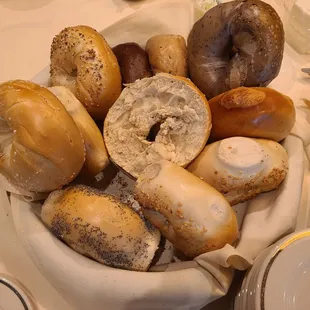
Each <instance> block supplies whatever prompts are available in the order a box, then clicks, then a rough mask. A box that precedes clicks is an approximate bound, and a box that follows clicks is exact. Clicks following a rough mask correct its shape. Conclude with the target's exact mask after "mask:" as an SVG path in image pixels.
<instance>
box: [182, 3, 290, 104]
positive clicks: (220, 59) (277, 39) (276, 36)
mask: <svg viewBox="0 0 310 310" xmlns="http://www.w3.org/2000/svg"><path fill="white" fill-rule="evenodd" d="M283 50H284V31H283V25H282V22H281V19H280V17H279V16H278V14H277V13H276V11H275V10H274V9H273V8H272V7H271V6H270V5H269V4H267V3H265V2H262V1H259V0H237V1H231V2H228V3H223V4H219V5H217V6H216V7H214V8H212V9H211V10H209V11H208V12H207V13H206V14H205V15H204V16H203V17H202V18H201V19H200V20H199V21H198V22H196V24H195V25H194V26H193V28H192V30H191V33H190V35H189V38H188V54H189V70H190V77H191V79H192V81H193V82H194V83H195V84H196V85H197V86H198V87H199V89H200V90H201V91H202V92H203V93H204V94H205V95H206V96H207V98H208V99H210V98H212V97H214V96H216V95H218V94H221V93H223V92H225V91H227V90H230V89H233V88H237V87H240V86H247V87H255V86H267V85H268V84H269V83H270V82H271V81H272V80H273V79H274V78H275V77H276V76H277V75H278V73H279V71H280V67H281V64H282V58H283ZM232 53H233V54H232Z"/></svg>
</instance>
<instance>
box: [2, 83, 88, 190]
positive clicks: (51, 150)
mask: <svg viewBox="0 0 310 310" xmlns="http://www.w3.org/2000/svg"><path fill="white" fill-rule="evenodd" d="M0 117H1V118H2V119H3V120H4V121H5V122H6V123H5V122H4V123H3V124H2V125H3V128H4V127H5V126H6V129H5V130H6V134H7V136H6V137H4V136H3V137H4V139H3V140H2V143H1V162H0V169H1V173H2V174H3V175H4V176H5V177H6V178H7V179H8V180H9V181H10V182H12V183H13V184H16V185H17V186H19V187H21V188H23V189H25V190H28V191H34V192H48V191H52V190H54V189H57V188H59V187H61V186H63V185H65V184H67V183H69V182H70V181H72V180H73V179H74V178H75V177H76V175H77V174H78V173H79V171H80V170H81V168H82V166H83V163H84V159H85V150H84V144H83V140H82V137H81V134H80V132H79V130H78V128H77V126H76V124H75V123H74V121H73V119H72V117H71V116H70V115H69V114H68V112H67V111H66V110H65V108H64V106H63V105H62V104H61V102H60V101H59V100H58V99H57V97H55V96H54V95H53V94H52V93H51V92H50V91H49V90H47V89H46V88H44V87H40V86H39V85H36V84H34V83H31V82H27V81H21V80H16V81H10V82H6V83H3V84H1V85H0Z"/></svg>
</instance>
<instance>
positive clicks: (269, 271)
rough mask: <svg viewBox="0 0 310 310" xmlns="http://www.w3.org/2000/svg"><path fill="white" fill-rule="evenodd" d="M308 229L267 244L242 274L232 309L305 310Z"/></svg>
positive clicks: (308, 300) (309, 272)
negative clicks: (268, 245)
mask: <svg viewBox="0 0 310 310" xmlns="http://www.w3.org/2000/svg"><path fill="white" fill-rule="evenodd" d="M309 249H310V230H305V231H301V232H298V233H295V234H291V235H289V236H287V237H284V238H283V239H281V240H280V241H278V242H277V243H276V244H274V245H273V246H270V247H269V248H267V249H266V250H265V251H264V252H263V253H261V254H260V255H259V256H258V258H257V259H256V261H255V263H254V265H253V267H252V268H251V270H249V272H248V273H247V274H246V276H245V278H244V281H243V283H242V287H241V290H240V292H239V294H238V295H237V297H236V300H235V310H244V309H251V310H275V309H281V310H282V309H283V310H308V309H309V305H310V295H309V290H308V289H309V285H310V250H309Z"/></svg>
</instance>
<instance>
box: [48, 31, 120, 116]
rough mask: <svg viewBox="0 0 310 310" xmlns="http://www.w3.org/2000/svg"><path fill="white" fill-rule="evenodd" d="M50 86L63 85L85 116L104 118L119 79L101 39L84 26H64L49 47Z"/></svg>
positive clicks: (114, 94) (113, 100)
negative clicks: (77, 101) (82, 109)
mask: <svg viewBox="0 0 310 310" xmlns="http://www.w3.org/2000/svg"><path fill="white" fill-rule="evenodd" d="M50 74H51V83H52V86H66V87H68V88H69V89H70V90H71V91H72V93H73V94H74V95H75V96H76V97H77V98H78V99H79V100H80V101H81V102H82V104H83V105H84V106H85V108H86V110H87V111H88V112H89V114H90V115H91V116H92V117H93V118H96V119H104V117H105V115H106V113H107V112H108V110H109V108H110V107H111V106H112V104H113V103H114V102H115V100H116V99H117V98H118V96H119V95H120V93H121V87H122V78H121V73H120V68H119V65H118V62H117V59H116V57H115V55H114V54H113V52H112V50H111V48H110V46H109V45H108V43H107V42H106V41H105V39H104V38H103V37H102V36H101V35H100V34H99V33H98V32H97V31H96V30H94V29H93V28H91V27H88V26H76V27H68V28H65V29H64V30H62V31H61V32H60V33H59V34H58V35H56V36H55V37H54V39H53V43H52V46H51V67H50Z"/></svg>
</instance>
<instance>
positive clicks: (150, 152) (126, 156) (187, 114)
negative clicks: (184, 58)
mask: <svg viewBox="0 0 310 310" xmlns="http://www.w3.org/2000/svg"><path fill="white" fill-rule="evenodd" d="M210 130H211V113H210V109H209V105H208V102H207V100H206V99H205V96H204V95H203V94H202V93H201V92H200V91H199V90H198V88H197V87H196V86H195V85H194V84H193V83H191V82H190V81H189V80H187V79H184V78H180V77H175V76H172V75H169V74H163V73H162V74H157V75H156V76H153V77H151V78H145V79H142V80H138V81H136V82H135V83H133V84H130V85H128V87H126V88H125V89H124V90H123V92H122V94H121V96H120V97H119V98H118V100H117V101H116V102H115V103H114V105H113V106H112V108H111V109H110V110H109V112H108V114H107V117H106V119H105V122H104V137H105V142H106V147H107V150H108V153H109V154H110V157H111V160H112V161H113V162H114V163H116V164H117V165H118V166H120V167H121V168H123V169H124V170H125V171H127V172H128V173H129V174H131V175H132V176H133V177H138V176H139V175H140V173H142V171H143V170H144V169H145V168H146V167H147V166H148V165H149V164H151V163H153V162H156V161H158V160H160V159H167V160H170V161H172V162H174V163H176V164H178V165H180V166H186V165H188V164H189V163H190V162H191V161H192V160H193V159H194V158H195V157H196V156H197V155H198V154H199V153H200V152H201V150H202V149H203V148H204V146H205V144H206V142H207V140H208V137H209V134H210Z"/></svg>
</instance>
